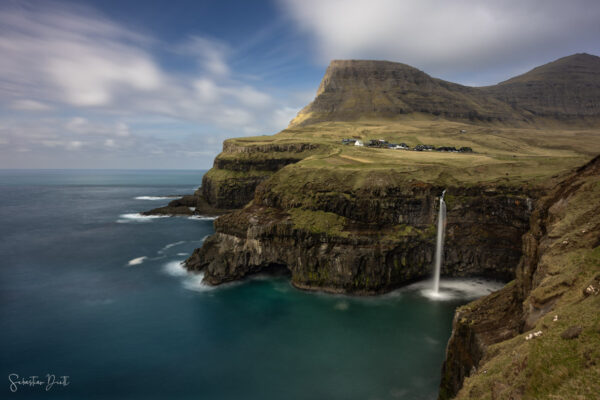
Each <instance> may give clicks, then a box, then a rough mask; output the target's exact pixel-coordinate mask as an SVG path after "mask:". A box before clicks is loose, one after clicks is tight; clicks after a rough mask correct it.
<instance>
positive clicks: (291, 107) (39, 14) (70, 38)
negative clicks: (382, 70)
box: [0, 0, 600, 168]
mask: <svg viewBox="0 0 600 400" xmlns="http://www.w3.org/2000/svg"><path fill="white" fill-rule="evenodd" d="M599 20H600V3H599V2H597V1H595V0H594V1H591V0H573V1H569V2H564V1H556V0H528V1H523V0H520V1H516V0H503V1H485V0H455V1H452V2H448V1H443V0H405V1H400V0H370V1H363V0H272V1H233V0H230V1H199V0H197V1H177V0H170V1H144V2H139V1H123V0H121V1H116V0H103V1H100V0H97V1H92V0H88V1H66V0H64V1H10V0H9V1H4V2H3V3H2V4H0V168H209V167H210V166H211V164H212V160H213V158H214V156H215V155H216V154H218V152H219V151H220V148H221V144H222V141H223V140H224V139H226V138H228V137H237V136H253V135H262V134H273V133H276V132H278V131H279V130H281V129H283V128H285V127H286V126H287V124H288V122H289V121H290V120H291V119H292V118H293V117H294V115H295V114H296V113H297V112H298V111H299V110H300V108H302V107H303V106H304V105H306V104H307V103H308V102H309V101H310V100H311V99H312V97H313V96H314V93H315V92H316V89H317V86H318V84H319V82H320V79H321V77H322V75H323V73H324V71H325V68H326V67H327V64H328V63H329V61H330V60H331V59H339V58H342V59H343V58H365V59H385V60H391V61H398V62H404V63H407V64H410V65H413V66H415V67H417V68H420V69H422V70H424V71H425V72H427V73H429V74H431V75H433V76H436V77H440V78H443V79H447V80H451V81H455V82H459V83H463V84H467V85H487V84H494V83H497V82H499V81H502V80H504V79H507V78H509V77H511V76H514V75H517V74H519V73H523V72H526V71H527V70H529V69H530V68H532V67H534V66H537V65H540V64H543V63H546V62H549V61H552V60H554V59H556V58H559V57H562V56H565V55H570V54H573V53H576V52H588V53H592V54H597V55H598V54H600V40H599V39H600V24H598V22H597V21H599Z"/></svg>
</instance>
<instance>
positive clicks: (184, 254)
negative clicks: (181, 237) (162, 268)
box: [177, 253, 190, 256]
mask: <svg viewBox="0 0 600 400" xmlns="http://www.w3.org/2000/svg"><path fill="white" fill-rule="evenodd" d="M188 254H190V253H177V255H178V256H187V255H188Z"/></svg>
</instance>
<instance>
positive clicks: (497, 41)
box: [281, 0, 600, 76]
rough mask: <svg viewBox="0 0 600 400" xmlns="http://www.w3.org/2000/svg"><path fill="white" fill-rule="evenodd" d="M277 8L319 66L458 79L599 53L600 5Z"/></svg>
mask: <svg viewBox="0 0 600 400" xmlns="http://www.w3.org/2000/svg"><path fill="white" fill-rule="evenodd" d="M281 3H282V5H283V7H284V10H285V12H286V13H287V14H288V15H289V16H290V17H291V19H292V20H293V21H294V23H295V24H296V25H297V27H298V28H299V29H300V30H302V31H304V32H306V33H307V34H308V35H309V36H310V38H312V41H313V43H314V46H315V47H316V50H317V53H318V57H319V60H320V61H321V62H329V60H331V59H336V58H343V59H351V58H368V59H387V60H394V61H400V62H404V63H407V64H411V65H414V66H417V67H419V68H421V69H424V70H425V71H427V72H429V73H434V74H445V75H446V76H452V75H454V76H459V75H468V74H471V75H473V74H479V73H481V71H482V70H483V71H484V72H485V71H492V70H498V69H502V70H504V71H506V69H507V68H509V69H510V68H515V67H520V66H522V65H530V64H532V63H538V64H539V63H541V62H547V61H550V60H551V59H552V58H557V57H561V56H566V55H569V54H572V53H575V52H577V51H588V52H596V53H598V52H599V51H600V42H598V38H599V37H600V24H598V21H600V3H598V2H597V1H595V0H573V1H569V2H565V1H562V0H560V1H559V0H529V1H521V0H504V1H489V0H488V1H482V0H454V1H445V0H412V1H411V0H407V1H397V0H368V1H365V0H281ZM549 58H550V59H549ZM533 65H535V64H533ZM521 72H524V71H521ZM505 73H506V72H505Z"/></svg>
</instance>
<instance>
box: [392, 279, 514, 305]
mask: <svg viewBox="0 0 600 400" xmlns="http://www.w3.org/2000/svg"><path fill="white" fill-rule="evenodd" d="M503 286H504V284H503V283H501V282H497V281H491V280H486V279H442V280H441V281H440V289H439V291H438V292H435V291H434V290H432V288H431V281H429V280H427V281H421V282H417V283H414V284H412V285H409V286H407V287H406V288H404V289H403V290H409V291H410V290H417V291H419V292H420V293H421V295H422V296H424V297H427V298H428V299H430V300H434V301H444V300H456V299H463V300H473V299H477V298H479V297H483V296H487V295H488V294H490V293H492V292H495V291H496V290H499V289H501V288H502V287H503Z"/></svg>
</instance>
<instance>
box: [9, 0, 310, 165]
mask: <svg viewBox="0 0 600 400" xmlns="http://www.w3.org/2000/svg"><path fill="white" fill-rule="evenodd" d="M34 4H35V6H32V5H31V4H29V3H25V2H24V3H4V4H2V5H0V106H3V107H6V108H8V109H11V110H15V111H18V113H12V114H8V113H6V114H0V127H1V129H0V143H1V144H2V148H1V149H2V154H0V166H1V167H10V166H11V165H15V164H16V165H17V166H20V165H23V164H24V165H28V166H29V165H32V166H38V167H39V166H44V165H42V164H41V163H42V162H46V161H48V160H50V161H52V162H51V165H52V166H60V165H62V164H60V163H61V162H63V161H62V160H63V157H65V159H66V158H68V159H69V160H74V158H73V157H74V156H75V154H81V158H79V159H77V160H78V162H81V163H82V164H83V165H89V163H91V162H92V161H91V160H93V159H101V158H102V157H105V156H103V154H109V153H113V154H117V153H118V154H123V157H125V156H126V155H129V156H130V158H131V159H132V160H134V159H136V157H137V160H142V161H141V163H142V164H143V165H146V164H149V165H151V166H153V165H154V164H153V163H152V162H150V161H147V160H151V159H152V157H153V156H162V155H164V156H165V157H166V155H167V154H169V153H171V154H180V155H183V156H186V157H188V156H189V157H192V156H191V154H196V155H198V154H205V153H207V152H208V153H210V154H211V155H216V153H218V152H219V150H220V147H221V143H222V141H223V140H224V139H225V138H227V137H232V136H242V135H256V134H269V133H275V132H277V131H278V130H281V129H283V128H285V127H286V125H287V123H288V122H289V121H290V120H291V119H292V118H293V116H294V114H295V113H296V112H297V110H298V109H300V107H302V106H303V105H304V104H303V102H302V103H300V102H298V101H297V98H296V97H295V96H293V95H291V96H289V97H286V98H282V97H277V96H276V95H274V94H273V92H272V90H271V89H270V88H268V87H259V86H257V85H260V84H263V85H264V82H261V81H250V82H248V81H247V80H246V77H245V75H244V74H240V73H238V72H237V71H235V70H234V69H233V68H232V67H231V65H232V59H235V57H236V56H237V55H236V51H235V49H234V48H232V47H231V46H230V45H229V44H227V43H225V42H223V41H220V40H217V39H214V38H209V37H202V36H198V35H193V36H189V37H187V38H184V39H182V40H181V43H166V42H162V41H161V40H160V39H159V38H154V37H152V35H151V34H149V33H148V32H137V31H133V30H131V29H130V28H126V27H124V26H122V25H120V24H118V23H116V22H114V21H112V20H110V19H109V18H107V17H106V16H104V15H101V14H99V13H98V12H96V11H95V10H94V9H91V8H89V7H84V6H74V5H73V4H67V3H60V2H39V3H34ZM157 55H160V57H159V56H157ZM169 57H177V60H178V62H180V63H181V65H182V66H184V67H183V68H172V67H170V68H169V67H167V66H171V65H172V64H173V63H172V60H166V58H169ZM161 62H163V63H164V65H163V63H161ZM279 96H281V95H279ZM42 112H43V113H42ZM34 113H35V114H34ZM42 117H43V118H42ZM159 119H162V120H161V121H162V122H161V123H160V124H158V125H157V126H150V124H151V123H150V122H149V121H156V120H159ZM164 121H168V122H166V123H163V122H164ZM159 130H160V131H159ZM208 139H210V140H214V143H208ZM17 149H26V150H27V151H28V154H29V157H30V159H26V158H15V157H13V153H14V152H15V151H17ZM11 151H12V153H11ZM106 157H108V156H106ZM211 158H212V157H211ZM211 158H207V160H206V161H202V162H201V164H198V165H203V166H208V165H210V163H211V162H212V159H211ZM70 162H71V161H70ZM126 162H127V161H124V163H126ZM131 162H140V161H131ZM11 163H12V164H11ZM98 164H99V162H96V163H95V164H94V165H95V166H97V165H98ZM100 165H102V164H101V163H100ZM108 166H110V167H113V165H108Z"/></svg>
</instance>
